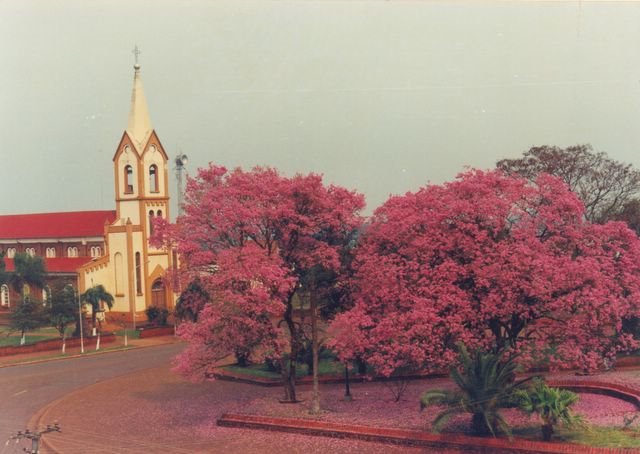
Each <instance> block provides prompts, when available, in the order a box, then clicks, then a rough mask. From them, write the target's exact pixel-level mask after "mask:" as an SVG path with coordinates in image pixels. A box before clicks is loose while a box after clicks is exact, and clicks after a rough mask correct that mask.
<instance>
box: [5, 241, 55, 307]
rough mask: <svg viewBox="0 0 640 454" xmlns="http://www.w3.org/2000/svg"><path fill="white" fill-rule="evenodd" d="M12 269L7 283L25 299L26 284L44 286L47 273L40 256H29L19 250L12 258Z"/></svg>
mask: <svg viewBox="0 0 640 454" xmlns="http://www.w3.org/2000/svg"><path fill="white" fill-rule="evenodd" d="M13 264H14V271H12V272H10V273H9V283H10V284H11V286H12V287H13V289H14V290H15V291H16V293H19V294H20V295H22V299H23V300H24V299H25V296H26V295H25V290H26V288H27V287H26V286H29V287H31V286H35V287H40V288H42V287H44V284H45V275H46V273H47V271H46V269H45V266H44V260H43V259H42V257H38V256H35V257H31V256H30V255H29V254H25V253H23V252H19V253H17V254H16V255H15V257H14V258H13Z"/></svg>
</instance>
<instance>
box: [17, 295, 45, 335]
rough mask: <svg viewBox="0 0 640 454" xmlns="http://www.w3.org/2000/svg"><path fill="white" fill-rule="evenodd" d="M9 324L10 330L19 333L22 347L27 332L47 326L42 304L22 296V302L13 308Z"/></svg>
mask: <svg viewBox="0 0 640 454" xmlns="http://www.w3.org/2000/svg"><path fill="white" fill-rule="evenodd" d="M9 324H10V326H11V328H12V329H14V330H16V331H20V345H24V344H25V341H26V337H25V335H26V333H27V332H29V331H34V330H36V329H38V328H41V327H42V326H45V325H46V324H47V319H46V315H45V313H44V311H43V308H42V304H40V303H38V302H37V301H33V300H32V299H30V298H29V296H24V297H23V298H22V301H20V303H18V304H17V305H15V306H14V307H13V310H12V312H11V315H10V316H9Z"/></svg>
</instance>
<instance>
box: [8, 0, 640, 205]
mask: <svg viewBox="0 0 640 454" xmlns="http://www.w3.org/2000/svg"><path fill="white" fill-rule="evenodd" d="M639 24H640V4H639V3H592V2H577V1H572V2H553V3H551V2H530V3H524V2H484V1H474V2H426V1H393V0H390V1H237V0H232V1H215V2H204V1H180V2H179V1H153V2H151V1H131V0H128V1H127V2H124V1H101V0H92V1H91V2H86V1H77V2H76V1H53V0H46V1H26V0H16V1H7V0H0V83H1V88H0V93H1V95H0V153H1V156H2V164H1V165H2V175H1V176H0V191H1V194H2V204H1V205H0V213H2V214H9V213H28V212H41V211H63V210H64V211H66V210H68V211H72V210H85V209H113V208H114V206H115V203H114V188H113V171H112V161H111V159H112V157H113V153H114V152H115V148H116V146H117V144H118V141H119V139H120V137H121V135H122V132H123V131H124V129H125V127H126V122H127V114H128V109H129V100H130V96H131V88H132V79H133V68H132V65H133V55H132V53H131V50H132V49H133V47H134V45H135V44H136V43H137V44H138V46H139V48H140V49H141V51H142V54H141V55H140V63H141V65H142V72H141V74H142V79H143V83H144V87H145V94H146V97H147V101H148V104H149V111H150V114H151V120H152V123H153V126H154V128H155V129H156V131H157V133H158V135H159V137H160V140H161V141H162V143H163V145H164V147H165V149H166V150H167V152H168V153H169V155H170V156H171V157H174V156H175V155H176V154H177V152H178V150H181V151H182V152H184V153H186V154H187V155H188V156H189V158H190V163H189V169H190V171H191V172H192V173H194V172H195V169H196V168H197V167H201V166H205V165H207V163H208V162H211V161H212V162H216V163H219V164H223V165H225V166H227V167H236V166H242V167H244V168H249V167H253V166H255V165H269V166H274V167H277V168H278V169H280V170H281V171H282V172H284V173H286V174H293V173H296V172H304V173H306V172H312V171H313V172H318V173H323V174H324V175H325V179H326V181H328V182H331V183H336V184H340V185H343V186H346V187H348V188H351V189H357V190H359V191H361V192H363V193H364V194H365V195H366V197H367V203H368V212H370V211H371V210H373V209H374V208H375V207H376V206H378V205H380V204H381V203H382V202H383V201H384V200H385V199H386V198H387V197H388V196H389V194H400V193H404V192H406V191H413V190H416V189H417V188H419V187H420V186H422V185H424V184H426V183H428V182H431V183H441V182H443V181H447V180H451V179H453V178H454V177H455V175H456V174H457V173H459V172H460V171H462V170H463V169H464V168H465V166H471V167H480V168H489V167H492V166H494V164H495V162H496V161H497V160H498V159H501V158H505V157H517V156H519V155H520V154H521V153H522V152H523V151H524V150H526V149H528V148H529V147H530V146H532V145H542V144H552V145H559V146H563V147H564V146H567V145H572V144H576V143H591V144H592V145H593V146H594V147H595V148H596V149H597V150H603V151H606V152H607V153H609V155H610V156H612V157H613V158H615V159H618V160H622V161H625V162H630V163H632V164H634V165H635V166H637V167H640V125H639V123H640V25H639ZM172 183H173V191H175V181H174V180H173V173H172ZM173 199H174V204H175V197H173ZM173 212H174V214H175V208H173Z"/></svg>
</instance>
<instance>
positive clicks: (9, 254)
mask: <svg viewBox="0 0 640 454" xmlns="http://www.w3.org/2000/svg"><path fill="white" fill-rule="evenodd" d="M15 256H16V248H14V247H10V248H9V249H7V258H9V259H12V258H14V257H15Z"/></svg>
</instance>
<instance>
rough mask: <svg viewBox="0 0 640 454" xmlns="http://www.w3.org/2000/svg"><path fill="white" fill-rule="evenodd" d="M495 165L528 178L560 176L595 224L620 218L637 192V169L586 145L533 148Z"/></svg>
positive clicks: (639, 175) (639, 184)
mask: <svg viewBox="0 0 640 454" xmlns="http://www.w3.org/2000/svg"><path fill="white" fill-rule="evenodd" d="M497 167H498V168H499V169H500V170H502V171H503V172H505V173H507V174H509V175H513V174H517V175H521V176H523V177H525V178H527V179H529V180H534V179H535V178H536V176H537V175H539V174H541V173H548V174H550V175H553V176H556V177H559V178H561V179H562V180H563V181H564V182H565V183H567V184H568V185H569V187H570V188H571V190H572V191H573V192H575V193H576V194H577V195H578V197H580V199H581V200H582V202H583V203H584V205H585V216H586V218H587V219H588V220H590V221H592V222H597V223H605V222H607V221H610V220H613V219H617V218H619V216H620V215H621V213H622V212H623V211H624V209H625V205H627V204H628V203H630V202H631V201H632V200H634V199H635V198H638V196H639V195H640V171H639V170H637V169H634V168H633V167H632V166H631V164H624V163H621V162H619V161H616V160H614V159H611V158H610V157H609V156H608V155H607V154H606V153H605V152H602V151H598V152H596V151H594V150H593V148H592V147H591V145H588V144H583V145H573V146H570V147H567V148H560V147H555V146H549V145H543V146H539V147H533V148H531V149H529V150H528V151H525V152H524V154H523V157H522V158H519V159H503V160H501V161H498V163H497Z"/></svg>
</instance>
